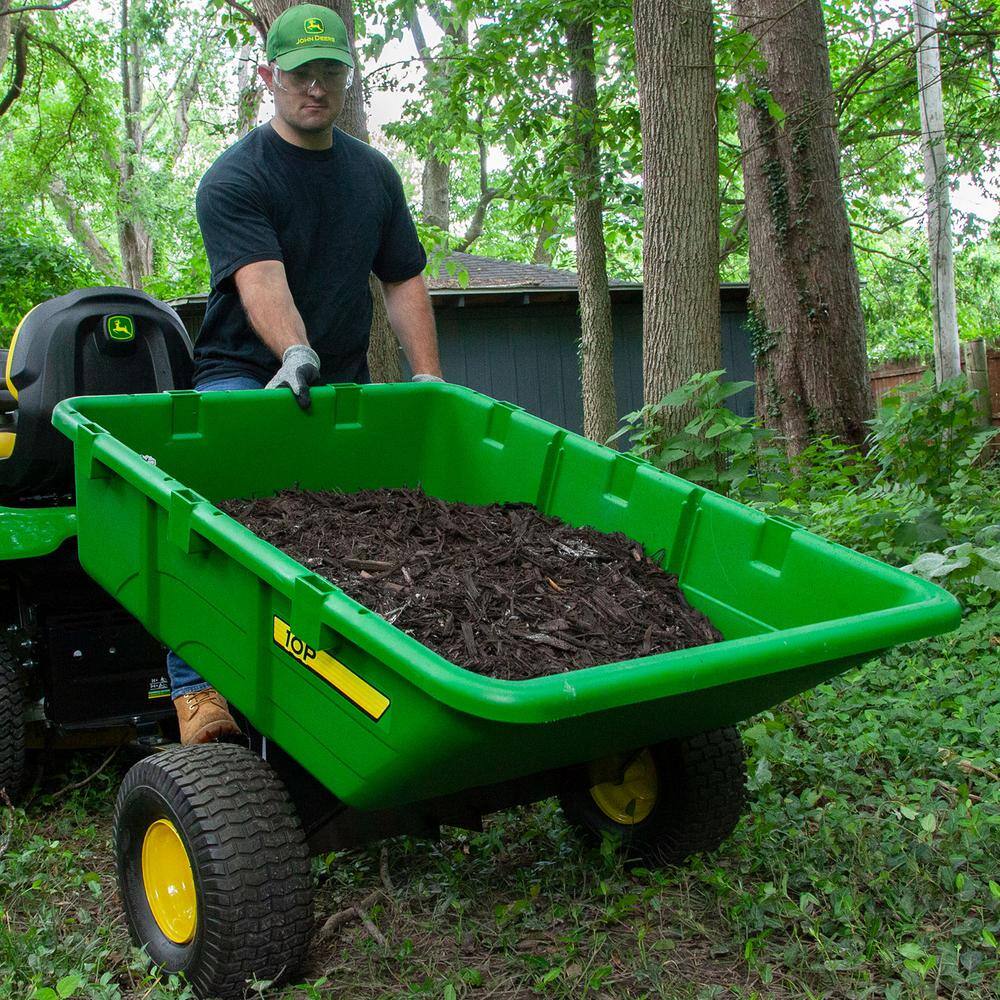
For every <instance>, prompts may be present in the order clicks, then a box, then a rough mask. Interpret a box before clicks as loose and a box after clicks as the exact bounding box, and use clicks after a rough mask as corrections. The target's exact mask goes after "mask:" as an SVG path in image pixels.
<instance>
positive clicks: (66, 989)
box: [56, 972, 83, 1000]
mask: <svg viewBox="0 0 1000 1000" xmlns="http://www.w3.org/2000/svg"><path fill="white" fill-rule="evenodd" d="M82 985H83V976H81V975H80V974H79V973H77V972H71V973H70V974H69V975H68V976H63V977H62V979H60V980H59V982H57V983H56V993H57V994H58V995H59V1000H66V998H67V997H71V996H72V995H73V994H74V993H75V992H76V991H77V990H78V989H79V988H80V987H81V986H82Z"/></svg>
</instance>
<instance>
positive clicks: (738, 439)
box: [610, 371, 781, 492]
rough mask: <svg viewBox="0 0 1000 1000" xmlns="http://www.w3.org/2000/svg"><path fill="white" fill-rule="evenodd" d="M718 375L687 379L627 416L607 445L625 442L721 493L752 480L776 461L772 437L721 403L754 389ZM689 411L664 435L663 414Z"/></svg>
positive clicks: (655, 461)
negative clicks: (689, 415) (676, 427)
mask: <svg viewBox="0 0 1000 1000" xmlns="http://www.w3.org/2000/svg"><path fill="white" fill-rule="evenodd" d="M724 374H725V373H724V372H722V371H714V372H708V373H706V374H695V375H692V376H691V378H690V379H688V381H687V382H686V383H685V384H684V385H682V386H679V387H678V388H677V389H675V390H674V391H673V392H670V393H667V395H666V396H664V397H663V399H661V400H660V401H659V402H658V403H651V404H647V405H646V406H644V407H642V408H641V409H639V410H635V411H633V412H632V413H628V414H626V415H625V416H624V417H623V418H622V426H621V427H620V428H619V429H618V430H617V431H616V432H615V433H614V434H613V435H612V436H611V438H610V441H612V442H613V441H616V440H618V439H620V438H623V437H625V438H627V439H628V441H629V442H630V444H631V448H630V451H631V453H632V454H633V455H636V456H638V457H639V458H644V459H646V460H647V461H649V462H652V463H653V464H654V465H655V466H656V467H657V468H660V469H672V468H674V467H676V469H677V470H678V474H679V475H682V476H684V478H685V479H689V480H691V481H692V482H695V483H698V484H700V485H702V486H707V487H709V488H711V489H715V490H718V491H720V492H728V491H729V490H735V489H738V488H740V487H741V486H742V485H743V484H744V483H745V481H746V480H747V479H749V478H751V477H753V478H754V480H755V481H756V480H757V479H758V478H759V474H760V471H761V468H762V465H763V463H765V462H768V461H775V460H778V459H779V456H780V454H781V453H780V452H779V451H778V449H776V448H775V447H774V446H773V441H774V434H773V432H772V431H769V430H766V429H765V428H763V427H761V426H760V425H759V423H757V422H756V421H754V420H753V419H752V418H749V417H740V416H737V415H736V414H735V413H733V412H732V410H730V409H728V408H727V407H726V406H725V401H726V400H727V399H730V398H731V397H733V396H735V395H736V394H737V393H738V392H742V391H743V390H744V389H746V388H749V387H750V386H752V385H753V383H752V382H723V381H721V376H722V375H724ZM690 406H693V407H694V409H695V415H694V416H693V417H692V418H691V419H690V420H689V421H688V422H687V424H685V426H684V428H683V429H682V430H681V432H680V433H679V434H673V435H666V434H665V433H664V431H663V427H662V424H661V421H660V418H661V416H662V415H663V413H664V411H666V410H669V409H672V408H688V407H690Z"/></svg>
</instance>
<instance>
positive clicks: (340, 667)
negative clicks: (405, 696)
mask: <svg viewBox="0 0 1000 1000" xmlns="http://www.w3.org/2000/svg"><path fill="white" fill-rule="evenodd" d="M274 644H275V645H276V646H278V647H279V648H281V649H283V650H284V651H285V652H286V653H288V654H289V655H290V656H294V657H295V659H296V660H298V661H299V663H301V664H302V665H303V666H304V667H308V668H309V669H310V670H311V671H313V673H315V674H318V675H319V676H320V677H322V678H323V680H325V681H326V682H327V684H329V685H330V686H331V687H332V688H336V690H337V691H339V692H340V693H341V694H342V695H343V696H344V697H345V698H346V699H347V700H348V701H349V702H351V703H352V704H354V705H357V707H358V708H360V709H361V711H362V712H364V713H365V715H367V716H369V717H370V718H372V719H374V720H375V721H376V722H378V720H379V719H381V718H382V716H383V715H385V710H386V709H387V708H388V707H389V699H388V698H386V696H385V695H384V694H382V692H381V691H377V690H376V689H375V688H373V687H372V686H371V684H369V683H368V682H367V681H364V680H362V679H361V678H360V677H358V675H357V674H355V673H353V672H352V671H350V670H348V669H347V667H345V666H344V664H343V663H341V662H340V660H336V659H334V658H333V657H332V656H331V655H330V654H329V653H324V652H323V651H322V650H317V649H313V648H312V646H308V645H306V643H304V642H303V641H302V640H301V639H300V638H299V637H298V636H297V635H295V633H294V632H292V630H291V628H290V627H289V625H288V623H287V622H283V621H282V620H281V619H280V618H279V617H278V616H277V615H275V616H274Z"/></svg>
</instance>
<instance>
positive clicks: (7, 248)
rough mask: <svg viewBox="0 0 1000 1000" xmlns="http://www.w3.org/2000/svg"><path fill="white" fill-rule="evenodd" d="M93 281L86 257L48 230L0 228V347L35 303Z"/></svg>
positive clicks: (95, 278)
mask: <svg viewBox="0 0 1000 1000" xmlns="http://www.w3.org/2000/svg"><path fill="white" fill-rule="evenodd" d="M95 284H101V277H100V276H99V275H98V274H97V272H96V271H94V269H93V267H92V266H91V265H90V263H89V262H88V261H87V259H86V258H85V257H83V255H82V254H80V253H79V252H77V251H76V250H74V249H72V248H71V247H67V246H65V245H64V244H62V243H60V242H57V241H56V240H55V239H54V238H53V234H52V233H51V232H47V233H45V234H44V235H43V234H42V233H39V232H37V231H32V230H31V229H29V228H27V227H24V228H23V229H22V230H21V231H20V232H17V231H14V232H10V231H0V346H2V347H6V346H7V344H8V343H10V337H11V334H13V332H14V329H15V327H16V326H17V324H18V322H20V320H21V317H23V316H24V314H25V313H27V312H28V310H29V309H31V308H33V307H34V306H36V305H38V303H39V302H43V301H45V300H46V299H50V298H53V297H54V296H56V295H63V294H65V293H66V292H71V291H73V289H74V288H82V287H86V286H87V285H95Z"/></svg>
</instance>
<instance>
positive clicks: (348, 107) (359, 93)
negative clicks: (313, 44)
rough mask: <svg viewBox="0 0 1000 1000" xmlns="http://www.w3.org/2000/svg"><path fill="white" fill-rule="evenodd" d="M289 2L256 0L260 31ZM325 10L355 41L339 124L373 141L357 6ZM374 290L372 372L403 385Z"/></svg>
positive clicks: (343, 0)
mask: <svg viewBox="0 0 1000 1000" xmlns="http://www.w3.org/2000/svg"><path fill="white" fill-rule="evenodd" d="M291 6H293V4H292V3H290V2H288V0H254V10H255V11H256V13H257V16H258V17H259V18H260V22H261V23H260V26H259V28H258V30H262V31H263V32H264V33H265V34H266V32H267V29H268V28H269V27H270V26H271V22H272V21H273V20H274V19H275V18H276V17H277V16H278V15H279V14H280V13H281V12H282V11H283V10H286V9H287V8H288V7H291ZM323 6H324V7H329V8H330V9H331V10H334V11H336V12H337V13H338V14H339V15H340V17H341V19H342V20H343V22H344V24H345V25H346V26H347V36H348V38H349V39H350V42H351V55H352V56H353V57H354V65H355V71H354V84H353V85H352V87H351V89H350V90H348V91H347V100H346V102H345V104H344V110H343V112H342V113H341V115H340V118H338V119H337V125H338V126H339V127H340V128H342V129H343V130H344V131H345V132H347V133H348V135H353V136H354V137H355V138H357V139H360V140H361V141H362V142H370V138H369V135H368V122H367V119H366V117H365V99H364V87H363V86H362V81H361V63H360V61H359V60H358V55H357V51H356V50H355V47H354V7H353V4H352V2H351V0H326V2H324V3H323ZM369 284H370V286H371V291H372V325H371V333H370V339H369V343H368V369H369V371H370V372H371V377H372V381H373V382H402V380H403V369H402V365H401V364H400V360H399V347H398V344H397V341H396V337H395V335H394V334H393V332H392V326H391V325H390V323H389V316H388V313H387V312H386V311H385V302H384V300H383V299H382V285H381V283H380V282H379V280H378V279H377V278H376V277H375V276H374V275H372V276H371V277H370V279H369Z"/></svg>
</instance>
